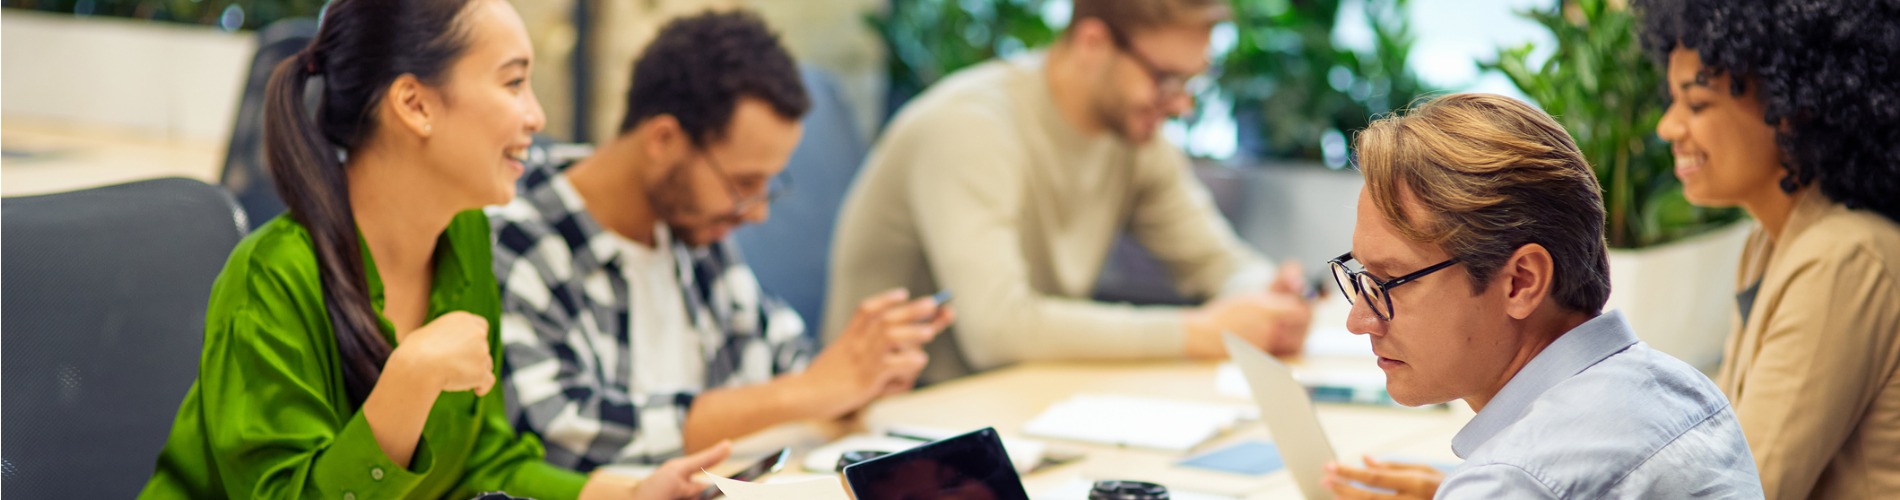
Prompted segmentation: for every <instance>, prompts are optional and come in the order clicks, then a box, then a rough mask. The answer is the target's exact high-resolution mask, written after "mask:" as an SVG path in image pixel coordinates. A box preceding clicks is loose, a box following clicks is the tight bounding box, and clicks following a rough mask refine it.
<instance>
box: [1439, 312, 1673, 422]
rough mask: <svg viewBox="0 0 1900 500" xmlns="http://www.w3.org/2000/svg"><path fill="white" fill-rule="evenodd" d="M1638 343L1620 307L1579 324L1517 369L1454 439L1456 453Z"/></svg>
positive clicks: (1522, 414) (1521, 415)
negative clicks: (1550, 392) (1546, 394)
mask: <svg viewBox="0 0 1900 500" xmlns="http://www.w3.org/2000/svg"><path fill="white" fill-rule="evenodd" d="M1635 344H1636V332H1635V331H1634V330H1633V329H1631V328H1630V325H1629V321H1627V320H1625V319H1624V318H1623V312H1622V311H1610V312H1607V313H1603V314H1601V315H1598V316H1597V317H1595V318H1591V319H1590V320H1589V321H1585V322H1584V323H1583V324H1581V325H1577V327H1576V328H1574V329H1571V330H1570V331H1569V332H1566V333H1564V334H1563V335H1562V336H1560V337H1557V340H1556V341H1554V342H1551V343H1550V345H1549V346H1547V347H1545V348H1544V351H1543V352H1539V353H1537V357H1535V358H1531V362H1530V363H1527V364H1525V365H1524V368H1522V369H1519V370H1518V371H1517V374H1516V375H1513V376H1512V377H1511V381H1510V382H1507V383H1505V384H1504V389H1503V390H1500V391H1498V394H1497V396H1496V397H1493V398H1491V402H1490V403H1488V404H1486V405H1485V407H1484V410H1482V411H1479V412H1478V415H1477V416H1475V417H1472V418H1471V422H1470V423H1467V424H1465V427H1464V429H1460V430H1459V431H1458V435H1457V436H1455V437H1453V438H1452V440H1451V451H1452V452H1453V453H1456V454H1458V458H1465V457H1467V456H1470V455H1471V452H1472V451H1475V450H1477V448H1478V447H1479V446H1482V445H1484V443H1485V442H1486V441H1490V440H1491V437H1492V436H1495V435H1497V433H1498V432H1499V431H1502V430H1504V428H1505V427H1510V426H1511V424H1514V423H1516V422H1517V420H1518V419H1520V418H1523V417H1524V413H1525V412H1526V411H1528V410H1530V406H1531V403H1532V402H1535V401H1536V400H1537V398H1538V397H1539V396H1542V395H1543V394H1544V391H1547V390H1550V388H1551V387H1552V386H1555V385H1557V383H1559V382H1563V381H1564V380H1566V379H1569V378H1570V377H1573V376H1576V375H1577V374H1578V373H1582V372H1583V371H1584V370H1585V369H1588V368H1590V367H1591V366H1594V365H1596V364H1597V362H1599V361H1603V360H1604V359H1605V358H1608V357H1610V356H1611V355H1614V354H1616V353H1619V352H1623V350H1624V349H1628V348H1629V346H1631V345H1635Z"/></svg>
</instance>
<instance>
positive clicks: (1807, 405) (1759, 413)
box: [1636, 0, 1900, 499]
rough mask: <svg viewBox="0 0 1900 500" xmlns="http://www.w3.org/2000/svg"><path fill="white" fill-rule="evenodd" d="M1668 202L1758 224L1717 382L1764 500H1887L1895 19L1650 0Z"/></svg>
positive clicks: (1899, 476) (1896, 296) (1857, 7)
mask: <svg viewBox="0 0 1900 500" xmlns="http://www.w3.org/2000/svg"><path fill="white" fill-rule="evenodd" d="M1636 8H1637V9H1639V12H1640V13H1641V14H1642V16H1643V28H1642V30H1643V33H1642V35H1643V41H1644V46H1645V47H1646V48H1647V49H1648V50H1650V51H1651V53H1652V54H1653V55H1654V56H1655V57H1656V58H1657V59H1658V60H1659V61H1662V62H1665V63H1666V64H1667V68H1668V71H1667V80H1668V81H1667V82H1666V84H1667V86H1668V89H1669V94H1670V96H1671V98H1672V101H1673V102H1672V103H1671V104H1670V105H1669V109H1668V110H1667V112H1666V113H1665V114H1664V115H1663V118H1662V122H1661V123H1660V124H1659V125H1658V127H1657V132H1658V133H1659V134H1660V135H1661V136H1662V138H1663V139H1664V140H1667V141H1669V142H1670V143H1671V144H1672V150H1673V151H1674V153H1675V158H1676V176H1677V177H1679V178H1681V179H1682V184H1683V193H1684V195H1685V196H1686V197H1687V198H1688V199H1689V201H1690V202H1691V203H1694V204H1696V205H1701V206H1722V207H1727V206H1740V207H1742V208H1743V209H1744V210H1747V211H1748V213H1749V214H1750V215H1752V216H1754V218H1755V220H1756V221H1758V222H1759V225H1758V227H1756V228H1755V229H1754V230H1753V232H1752V233H1751V234H1750V236H1749V239H1748V244H1747V247H1746V248H1745V249H1744V251H1743V254H1742V266H1741V269H1740V272H1739V273H1737V280H1736V287H1737V290H1738V292H1737V294H1736V304H1737V306H1738V307H1737V315H1736V321H1735V327H1734V330H1733V332H1732V333H1731V334H1730V336H1729V339H1728V345H1727V347H1726V349H1725V351H1724V352H1725V357H1724V361H1723V364H1722V367H1721V370H1720V372H1719V373H1718V374H1717V376H1716V382H1717V384H1718V385H1720V386H1721V387H1722V390H1723V392H1725V393H1727V394H1728V397H1729V400H1730V401H1731V402H1732V404H1733V405H1734V408H1735V412H1736V414H1737V415H1738V417H1739V418H1740V419H1741V423H1742V429H1743V433H1744V434H1745V435H1746V436H1747V437H1748V442H1749V446H1750V448H1752V450H1753V452H1754V455H1755V463H1756V465H1757V467H1758V468H1759V469H1760V471H1761V479H1762V486H1763V489H1764V491H1765V492H1766V493H1767V496H1768V498H1771V499H1772V498H1900V223H1896V221H1900V2H1896V1H1893V0H1883V1H1877V2H1875V1H1865V0H1834V1H1825V0H1823V1H1816V0H1804V1H1779V2H1735V1H1733V0H1650V1H1639V2H1638V3H1637V5H1636Z"/></svg>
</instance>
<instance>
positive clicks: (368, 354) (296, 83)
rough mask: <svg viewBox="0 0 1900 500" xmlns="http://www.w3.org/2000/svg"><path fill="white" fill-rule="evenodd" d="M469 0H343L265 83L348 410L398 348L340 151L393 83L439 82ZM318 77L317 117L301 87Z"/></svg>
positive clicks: (281, 176) (282, 187)
mask: <svg viewBox="0 0 1900 500" xmlns="http://www.w3.org/2000/svg"><path fill="white" fill-rule="evenodd" d="M467 4H468V2H467V1H466V0H396V1H390V0H337V1H335V2H332V3H331V4H330V5H329V6H328V7H326V8H325V11H324V14H323V20H322V25H321V26H320V27H319V28H318V30H317V36H316V38H315V39H313V40H311V42H310V46H309V47H306V48H304V50H303V51H302V52H300V53H298V54H297V56H296V57H292V58H289V59H287V60H285V61H284V62H283V63H280V64H278V65H277V68H276V69H275V70H273V71H272V72H271V78H270V83H269V84H268V86H267V87H266V89H265V101H264V153H265V158H266V160H267V161H268V162H269V163H270V172H271V176H272V178H273V179H274V180H275V184H276V187H277V194H278V196H281V197H282V198H283V200H284V206H285V207H287V208H288V209H289V214H290V217H292V218H293V219H295V220H296V221H297V222H298V223H300V224H302V225H303V226H304V228H305V229H306V230H307V231H308V232H309V233H310V242H311V245H313V246H314V247H315V249H316V255H317V265H318V274H319V275H320V276H319V280H320V281H321V282H322V284H323V300H324V305H325V308H326V310H327V311H328V313H329V318H328V319H329V321H330V327H331V329H332V330H334V331H335V332H336V344H337V353H338V355H339V356H340V357H341V360H340V361H341V365H342V367H343V385H344V388H345V390H346V391H347V392H348V394H349V398H350V405H351V407H352V408H355V407H360V406H362V404H363V400H365V399H367V398H368V397H369V393H370V389H372V388H374V387H375V386H376V380H377V378H378V377H379V376H380V375H381V374H382V368H383V363H384V362H385V361H388V359H389V354H390V352H391V351H392V349H393V348H392V346H390V344H389V342H388V341H387V340H385V339H384V338H383V330H382V322H381V321H379V320H378V319H377V316H376V310H375V308H374V307H373V305H372V304H371V302H370V297H369V285H368V280H367V273H368V272H367V270H366V269H365V266H364V262H363V250H362V246H361V245H362V242H361V238H359V237H358V235H357V231H356V214H355V212H354V211H353V210H352V209H351V208H350V192H349V175H348V172H347V170H346V169H345V168H344V161H343V155H345V154H347V152H348V151H350V150H353V149H355V148H356V147H357V146H359V145H361V144H362V141H363V140H364V139H366V138H367V137H368V136H369V135H370V133H371V132H373V131H374V130H375V126H376V124H375V123H374V122H375V119H374V115H375V107H376V105H377V103H379V102H380V101H381V100H382V97H383V92H384V90H385V89H387V88H388V87H389V85H390V83H392V82H394V81H395V80H396V78H398V77H400V76H402V75H405V74H407V75H414V76H415V77H416V78H417V79H418V80H421V81H422V82H424V83H428V84H437V83H439V80H440V78H441V76H442V75H443V74H445V73H446V70H447V68H448V67H449V66H450V64H451V63H452V62H453V61H454V60H455V59H456V58H457V57H458V56H460V55H461V53H462V51H463V49H464V48H466V46H467V36H466V34H465V33H463V31H464V30H463V29H461V28H460V27H459V26H458V23H457V22H456V20H457V19H458V18H459V17H460V15H461V12H462V11H463V10H465V8H466V7H467ZM316 77H322V83H321V85H320V86H319V88H320V89H321V91H320V95H319V96H318V98H317V111H316V113H315V116H312V113H310V112H309V111H308V110H307V109H306V108H305V104H304V93H305V91H306V89H307V88H308V87H310V85H309V84H310V80H311V79H312V78H316Z"/></svg>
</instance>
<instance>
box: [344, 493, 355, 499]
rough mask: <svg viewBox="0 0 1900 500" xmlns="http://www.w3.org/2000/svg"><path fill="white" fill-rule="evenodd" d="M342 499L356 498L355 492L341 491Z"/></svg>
mask: <svg viewBox="0 0 1900 500" xmlns="http://www.w3.org/2000/svg"><path fill="white" fill-rule="evenodd" d="M343 500H356V494H355V493H350V492H347V491H345V492H343Z"/></svg>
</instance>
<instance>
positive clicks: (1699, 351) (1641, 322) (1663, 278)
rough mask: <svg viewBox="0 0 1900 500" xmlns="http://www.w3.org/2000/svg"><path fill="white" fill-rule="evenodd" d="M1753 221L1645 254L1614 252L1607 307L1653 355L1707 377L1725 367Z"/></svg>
mask: <svg viewBox="0 0 1900 500" xmlns="http://www.w3.org/2000/svg"><path fill="white" fill-rule="evenodd" d="M1754 225H1755V223H1754V222H1752V221H1743V222H1738V223H1735V224H1730V225H1729V226H1728V227H1724V228H1722V229H1718V230H1715V231H1713V232H1710V233H1707V234H1702V235H1698V236H1695V237H1693V238H1689V239H1686V240H1682V241H1678V242H1674V243H1669V244H1666V245H1662V246H1658V247H1652V248H1645V249H1641V250H1616V249H1612V250H1610V300H1609V303H1608V304H1607V305H1606V306H1604V309H1605V310H1610V309H1620V310H1622V311H1623V314H1624V316H1625V317H1627V318H1628V319H1629V322H1630V326H1632V327H1634V328H1635V329H1636V336H1637V337H1639V338H1642V339H1643V341H1644V342H1648V343H1649V345H1650V347H1653V348H1655V349H1656V350H1659V351H1662V352H1665V353H1668V354H1669V355H1671V356H1675V357H1676V358H1678V359H1681V360H1683V361H1685V362H1688V363H1689V364H1690V365H1694V366H1695V367H1696V368H1698V369H1701V370H1702V371H1703V372H1705V373H1714V372H1715V369H1716V367H1717V366H1718V365H1720V364H1721V363H1722V345H1723V341H1724V340H1725V339H1726V337H1727V336H1728V332H1729V329H1730V325H1729V322H1730V321H1732V316H1731V314H1733V312H1734V311H1735V307H1736V306H1735V270H1736V268H1737V267H1739V266H1740V265H1741V258H1742V245H1743V244H1744V243H1745V242H1746V240H1747V239H1748V230H1749V228H1751V227H1754Z"/></svg>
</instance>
